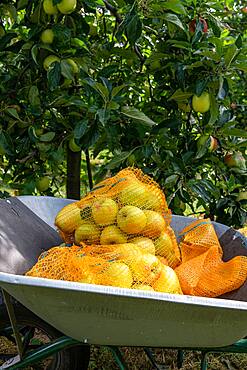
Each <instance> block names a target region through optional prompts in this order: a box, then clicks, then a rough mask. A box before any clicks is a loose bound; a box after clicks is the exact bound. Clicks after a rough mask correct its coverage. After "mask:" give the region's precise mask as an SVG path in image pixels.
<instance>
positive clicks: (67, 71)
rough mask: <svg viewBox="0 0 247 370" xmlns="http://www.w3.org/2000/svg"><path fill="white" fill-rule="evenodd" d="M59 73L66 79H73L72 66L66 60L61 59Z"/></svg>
mask: <svg viewBox="0 0 247 370" xmlns="http://www.w3.org/2000/svg"><path fill="white" fill-rule="evenodd" d="M61 74H62V75H63V77H65V78H67V79H68V80H72V81H73V80H74V75H73V68H72V66H71V64H70V63H68V62H67V60H65V59H64V60H61Z"/></svg>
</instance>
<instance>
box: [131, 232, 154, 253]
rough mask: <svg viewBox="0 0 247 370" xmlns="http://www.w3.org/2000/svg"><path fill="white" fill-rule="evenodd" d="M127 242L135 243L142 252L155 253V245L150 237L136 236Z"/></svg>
mask: <svg viewBox="0 0 247 370" xmlns="http://www.w3.org/2000/svg"><path fill="white" fill-rule="evenodd" d="M129 243H134V244H136V245H137V246H138V247H139V248H140V250H141V251H142V252H143V253H151V254H155V246H154V243H153V241H152V240H151V239H149V238H146V237H142V236H137V237H136V238H133V239H130V240H129Z"/></svg>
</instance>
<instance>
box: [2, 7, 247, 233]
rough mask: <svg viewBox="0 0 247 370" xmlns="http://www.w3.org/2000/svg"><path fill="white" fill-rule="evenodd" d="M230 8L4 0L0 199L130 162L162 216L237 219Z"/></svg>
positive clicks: (242, 99) (240, 127)
mask: <svg viewBox="0 0 247 370" xmlns="http://www.w3.org/2000/svg"><path fill="white" fill-rule="evenodd" d="M244 9H245V6H244V2H243V1H239V2H237V4H236V2H235V1H233V0H232V1H231V0H228V1H225V2H222V3H219V2H218V1H211V2H208V1H199V0H197V1H196V0H183V1H179V0H173V1H171V0H166V1H165V0H162V1H160V0H143V1H139V2H138V1H134V0H95V1H92V0H77V1H76V0H69V1H65V0H28V1H27V0H19V1H14V0H3V1H2V2H1V4H0V67H1V68H0V93H1V98H2V99H1V102H0V160H1V172H0V181H1V184H2V193H1V195H2V196H6V195H7V194H8V193H9V192H12V191H13V190H14V191H15V193H16V194H47V195H56V196H64V194H65V188H67V196H69V197H74V198H78V197H79V196H80V194H83V193H85V192H86V191H87V190H88V189H89V188H90V187H92V186H93V183H95V182H97V181H98V180H100V179H102V178H103V177H105V176H109V175H111V174H114V173H116V172H117V171H118V170H119V169H121V168H124V167H126V166H129V165H130V166H132V165H134V166H138V167H139V168H141V169H142V170H143V171H144V172H145V173H148V174H150V175H152V176H153V177H154V178H155V179H156V180H157V181H158V183H159V184H160V185H161V186H162V188H163V189H164V190H165V193H166V196H167V199H168V202H169V205H170V207H171V209H172V210H173V211H174V212H175V213H179V214H184V213H185V214H190V213H191V214H196V215H201V216H202V217H210V218H211V219H215V220H217V221H219V222H224V223H226V224H229V225H232V226H236V227H238V226H241V225H243V224H244V223H245V222H246V197H245V196H244V194H245V195H246V142H247V141H246V137H247V134H246V127H245V126H246V74H245V73H246V70H247V65H246V37H247V34H246V31H245V29H246V27H245V25H246V21H247V14H246V12H245V10H244Z"/></svg>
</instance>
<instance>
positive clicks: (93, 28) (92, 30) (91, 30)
mask: <svg viewBox="0 0 247 370" xmlns="http://www.w3.org/2000/svg"><path fill="white" fill-rule="evenodd" d="M89 35H90V36H92V37H95V36H97V26H96V25H95V24H93V23H91V24H90V26H89Z"/></svg>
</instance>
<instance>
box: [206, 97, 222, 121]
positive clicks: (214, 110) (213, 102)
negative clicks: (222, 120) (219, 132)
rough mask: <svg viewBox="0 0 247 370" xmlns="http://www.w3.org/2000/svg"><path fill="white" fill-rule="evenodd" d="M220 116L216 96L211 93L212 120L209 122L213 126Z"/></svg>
mask: <svg viewBox="0 0 247 370" xmlns="http://www.w3.org/2000/svg"><path fill="white" fill-rule="evenodd" d="M218 114H219V108H218V104H217V101H216V98H215V96H214V94H213V93H211V94H210V119H209V122H208V123H209V124H210V125H213V124H214V123H215V122H216V121H217V118H218Z"/></svg>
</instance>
